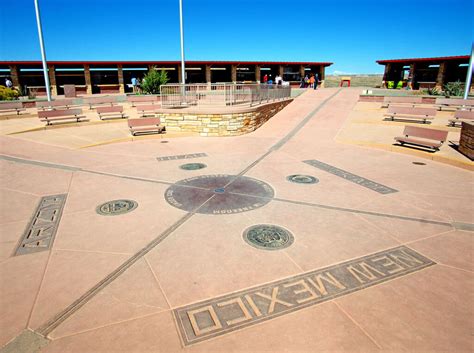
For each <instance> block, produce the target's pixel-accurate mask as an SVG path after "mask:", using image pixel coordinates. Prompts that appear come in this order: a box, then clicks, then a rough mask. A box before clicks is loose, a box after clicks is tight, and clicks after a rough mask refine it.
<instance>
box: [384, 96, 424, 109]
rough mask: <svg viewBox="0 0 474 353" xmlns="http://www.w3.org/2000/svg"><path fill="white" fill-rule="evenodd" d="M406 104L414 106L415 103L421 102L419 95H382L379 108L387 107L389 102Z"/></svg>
mask: <svg viewBox="0 0 474 353" xmlns="http://www.w3.org/2000/svg"><path fill="white" fill-rule="evenodd" d="M394 103H395V104H397V105H400V104H407V105H411V106H412V107H415V105H417V104H422V103H423V102H422V98H421V97H384V98H383V103H382V106H381V108H388V107H389V106H390V104H394Z"/></svg>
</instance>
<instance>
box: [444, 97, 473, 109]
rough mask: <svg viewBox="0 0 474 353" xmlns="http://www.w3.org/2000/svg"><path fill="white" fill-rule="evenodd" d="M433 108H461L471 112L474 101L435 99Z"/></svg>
mask: <svg viewBox="0 0 474 353" xmlns="http://www.w3.org/2000/svg"><path fill="white" fill-rule="evenodd" d="M435 106H436V107H437V108H438V110H442V109H443V108H454V109H458V108H461V107H462V108H463V109H468V110H472V109H473V108H474V99H461V98H436V101H435Z"/></svg>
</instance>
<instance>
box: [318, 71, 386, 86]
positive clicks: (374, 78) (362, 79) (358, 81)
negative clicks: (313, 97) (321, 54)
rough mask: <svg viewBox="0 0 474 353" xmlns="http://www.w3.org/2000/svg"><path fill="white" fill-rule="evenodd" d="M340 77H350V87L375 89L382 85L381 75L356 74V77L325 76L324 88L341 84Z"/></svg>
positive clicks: (348, 75)
mask: <svg viewBox="0 0 474 353" xmlns="http://www.w3.org/2000/svg"><path fill="white" fill-rule="evenodd" d="M342 77H350V78H351V87H372V88H375V87H377V86H379V87H380V85H381V84H382V78H383V75H382V74H367V75H363V74H358V75H350V74H347V75H326V79H325V81H324V86H325V87H337V86H339V83H340V82H341V78H342Z"/></svg>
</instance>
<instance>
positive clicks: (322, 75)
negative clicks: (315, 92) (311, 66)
mask: <svg viewBox="0 0 474 353" xmlns="http://www.w3.org/2000/svg"><path fill="white" fill-rule="evenodd" d="M325 77H326V72H325V67H324V65H321V66H320V67H319V81H321V85H320V87H321V88H324V80H325Z"/></svg>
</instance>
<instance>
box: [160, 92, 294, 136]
mask: <svg viewBox="0 0 474 353" xmlns="http://www.w3.org/2000/svg"><path fill="white" fill-rule="evenodd" d="M291 101H292V99H288V100H285V101H279V102H273V103H268V104H265V105H262V106H259V107H249V108H248V109H239V111H238V112H229V113H222V114H220V113H212V114H209V113H199V109H196V110H195V113H193V112H192V110H187V111H186V112H176V113H174V112H172V113H171V112H160V113H159V114H158V116H159V117H160V119H161V122H162V123H163V125H164V126H166V130H167V131H186V132H196V133H199V134H200V135H201V136H236V135H242V134H246V133H249V132H252V131H254V130H256V129H257V128H259V127H260V126H261V125H263V124H264V123H265V122H266V121H268V120H269V119H270V118H271V117H272V116H274V115H275V114H276V113H278V112H279V111H280V110H282V109H283V108H284V107H285V106H287V105H288V104H289V103H290V102H291ZM225 109H226V108H223V110H224V111H225Z"/></svg>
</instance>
